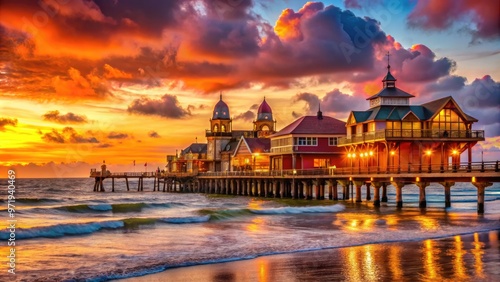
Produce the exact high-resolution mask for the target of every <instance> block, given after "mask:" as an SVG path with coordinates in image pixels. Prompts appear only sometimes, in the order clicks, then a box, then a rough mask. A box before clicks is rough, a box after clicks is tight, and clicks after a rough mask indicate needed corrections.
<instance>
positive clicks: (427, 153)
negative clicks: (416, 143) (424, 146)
mask: <svg viewBox="0 0 500 282" xmlns="http://www.w3.org/2000/svg"><path fill="white" fill-rule="evenodd" d="M425 154H426V155H427V156H429V172H432V168H431V155H432V151H431V150H427V151H425Z"/></svg>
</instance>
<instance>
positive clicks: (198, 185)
mask: <svg viewBox="0 0 500 282" xmlns="http://www.w3.org/2000/svg"><path fill="white" fill-rule="evenodd" d="M103 166H104V167H102V168H101V171H97V170H95V169H94V170H92V171H91V174H90V177H92V178H95V183H94V191H95V192H104V191H105V188H104V181H105V180H106V179H111V191H112V192H115V185H114V183H115V179H124V180H125V182H126V187H127V191H130V189H131V187H130V185H129V180H130V179H134V180H135V179H136V180H138V181H137V191H144V178H149V179H150V178H153V190H152V191H163V192H186V193H206V194H226V195H242V196H253V197H274V198H292V199H311V200H312V199H316V200H324V199H325V195H328V199H329V200H335V201H338V200H351V198H352V200H354V201H356V202H362V201H363V200H362V196H361V189H362V188H363V186H364V188H365V189H366V194H365V195H366V199H365V200H366V201H372V202H373V205H374V206H375V207H379V206H380V203H381V202H387V186H388V185H393V186H394V187H395V188H396V206H397V208H402V207H403V187H404V186H405V185H408V184H415V185H416V186H418V187H419V190H420V201H419V207H421V208H425V207H426V206H427V202H426V197H425V188H426V187H427V186H429V185H430V183H431V182H435V183H439V184H441V185H442V186H443V188H444V192H445V193H444V194H445V203H444V205H445V207H451V189H452V188H453V186H454V185H455V182H470V183H472V184H473V185H474V186H475V187H476V188H477V189H478V193H477V212H478V213H479V214H482V213H484V191H485V189H486V188H487V187H489V186H491V185H492V184H493V183H494V182H500V169H499V162H498V161H496V162H480V163H464V164H458V165H453V166H446V167H443V166H441V165H439V166H426V167H421V166H418V167H417V166H416V167H411V166H409V167H406V168H404V169H403V168H401V167H390V168H384V171H381V170H380V168H378V167H365V168H361V169H359V168H349V167H347V168H346V167H343V168H336V167H331V168H328V169H308V170H280V171H262V172H259V171H240V172H204V173H188V172H183V173H167V172H142V173H140V172H121V173H111V172H109V171H107V170H106V169H105V165H103ZM339 184H340V186H341V189H342V193H341V194H342V198H339V196H338V195H339V187H338V186H339ZM381 190H382V191H381ZM326 191H328V193H325V192H326ZM372 191H373V194H372Z"/></svg>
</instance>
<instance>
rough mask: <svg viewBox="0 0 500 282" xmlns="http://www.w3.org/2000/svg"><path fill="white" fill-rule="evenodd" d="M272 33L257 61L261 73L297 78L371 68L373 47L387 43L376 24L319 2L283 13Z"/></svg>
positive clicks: (371, 20) (368, 19)
mask: <svg viewBox="0 0 500 282" xmlns="http://www.w3.org/2000/svg"><path fill="white" fill-rule="evenodd" d="M275 30H276V34H277V36H276V35H274V34H269V35H268V38H267V41H266V42H265V44H264V45H263V47H262V48H263V52H262V54H261V58H262V59H261V60H259V61H258V62H257V70H258V71H259V72H260V73H261V74H266V75H279V76H288V77H300V76H305V75H314V74H320V73H333V72H344V71H353V70H363V69H370V68H371V67H372V65H373V60H374V45H377V44H383V43H385V42H386V37H385V33H384V32H383V31H382V30H381V29H380V26H379V23H378V22H377V21H375V20H373V19H370V18H360V17H356V16H355V15H354V14H353V13H352V12H350V11H348V10H345V11H342V10H341V9H339V8H337V7H335V6H327V7H324V5H323V4H322V3H312V2H309V3H307V4H306V5H304V7H303V8H302V9H300V10H299V11H298V12H294V11H293V10H291V9H288V10H285V11H283V13H282V14H281V16H280V18H279V19H278V21H277V23H276V27H275Z"/></svg>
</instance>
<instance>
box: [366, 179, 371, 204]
mask: <svg viewBox="0 0 500 282" xmlns="http://www.w3.org/2000/svg"><path fill="white" fill-rule="evenodd" d="M370 184H371V183H370V182H367V183H365V185H366V201H370V200H371V199H372V195H370Z"/></svg>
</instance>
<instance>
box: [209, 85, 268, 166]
mask: <svg viewBox="0 0 500 282" xmlns="http://www.w3.org/2000/svg"><path fill="white" fill-rule="evenodd" d="M275 127H276V120H274V118H273V113H272V109H271V107H270V106H269V104H268V103H267V102H266V99H265V98H264V101H263V102H262V103H261V104H260V106H259V108H258V111H257V119H256V120H255V121H254V122H253V130H233V128H232V119H231V117H230V114H229V107H228V105H227V104H226V103H225V102H224V101H223V100H222V94H221V95H220V99H219V101H218V102H217V104H216V105H215V107H214V110H213V114H212V118H211V119H210V129H207V130H206V132H205V136H206V138H207V162H208V168H207V169H208V171H232V170H235V169H242V166H243V165H242V164H240V163H239V162H238V164H233V161H232V160H233V158H237V159H238V160H239V159H241V156H238V153H239V152H240V151H238V150H236V148H237V145H238V144H239V143H240V142H241V140H242V139H244V138H248V139H247V140H252V139H261V138H267V137H268V136H269V135H271V134H273V133H275ZM248 142H250V143H251V144H254V143H259V144H260V143H266V141H248ZM259 150H260V149H259ZM263 150H264V149H263ZM266 150H268V148H267V149H266ZM263 158H265V157H264V156H262V157H261V159H262V162H264V163H265V160H264V159H263ZM254 160H255V159H254ZM251 168H255V166H253V167H252V166H251Z"/></svg>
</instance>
